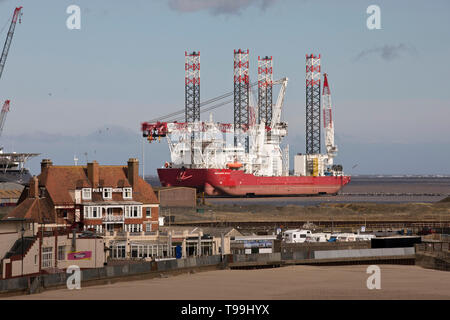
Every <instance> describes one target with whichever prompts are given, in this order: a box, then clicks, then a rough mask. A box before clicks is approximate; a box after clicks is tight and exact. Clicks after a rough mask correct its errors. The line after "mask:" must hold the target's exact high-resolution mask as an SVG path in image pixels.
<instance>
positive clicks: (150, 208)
mask: <svg viewBox="0 0 450 320" xmlns="http://www.w3.org/2000/svg"><path fill="white" fill-rule="evenodd" d="M144 208H145V217H146V218H151V217H152V207H144ZM147 210H149V211H150V215H148V214H147Z"/></svg>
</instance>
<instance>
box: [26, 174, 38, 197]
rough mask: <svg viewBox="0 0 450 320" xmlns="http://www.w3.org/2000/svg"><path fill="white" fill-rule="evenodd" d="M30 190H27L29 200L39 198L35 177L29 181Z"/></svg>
mask: <svg viewBox="0 0 450 320" xmlns="http://www.w3.org/2000/svg"><path fill="white" fill-rule="evenodd" d="M29 187H30V189H29V190H28V197H29V198H39V180H38V178H37V177H36V176H33V178H31V179H30V183H29Z"/></svg>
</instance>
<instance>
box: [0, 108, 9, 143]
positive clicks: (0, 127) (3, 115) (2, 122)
mask: <svg viewBox="0 0 450 320" xmlns="http://www.w3.org/2000/svg"><path fill="white" fill-rule="evenodd" d="M9 103H10V101H9V100H6V101H5V103H4V104H3V108H2V112H1V114H0V137H1V136H2V132H3V127H4V126H5V121H6V114H7V113H8V111H9Z"/></svg>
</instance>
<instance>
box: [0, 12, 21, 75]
mask: <svg viewBox="0 0 450 320" xmlns="http://www.w3.org/2000/svg"><path fill="white" fill-rule="evenodd" d="M21 10H22V7H17V8H16V9H14V14H13V17H12V20H11V25H10V26H9V31H8V35H7V36H6V41H5V46H4V47H3V51H2V56H1V57H0V79H1V78H2V74H3V69H4V68H5V63H6V58H7V57H8V52H9V47H10V46H11V41H12V38H13V35H14V30H15V29H16V23H17V19H19V15H20V13H21ZM19 23H20V20H19Z"/></svg>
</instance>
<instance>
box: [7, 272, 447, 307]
mask: <svg viewBox="0 0 450 320" xmlns="http://www.w3.org/2000/svg"><path fill="white" fill-rule="evenodd" d="M380 268H381V289H380V290H377V289H373V290H369V289H368V288H367V285H366V282H367V278H368V277H369V276H370V275H369V274H367V273H366V269H367V266H363V265H357V266H322V267H316V266H290V267H283V268H275V269H259V270H217V271H207V272H198V273H194V274H183V275H178V276H169V277H168V278H154V279H145V280H137V281H123V282H117V283H112V284H109V285H99V286H90V287H82V288H81V289H80V290H68V289H60V290H50V291H46V292H43V293H40V294H35V295H24V296H15V297H9V298H8V299H15V300H17V299H39V300H45V299H63V300H65V299H75V300H77V299H88V300H91V299H132V300H142V299H151V300H155V299H157V300H158V299H159V300H179V299H193V300H197V299H201V300H216V299H237V300H245V299H256V300H262V299H275V300H276V299H286V300H297V299H446V300H447V299H450V273H449V272H444V271H437V270H430V269H423V268H421V267H418V266H401V265H380Z"/></svg>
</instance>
